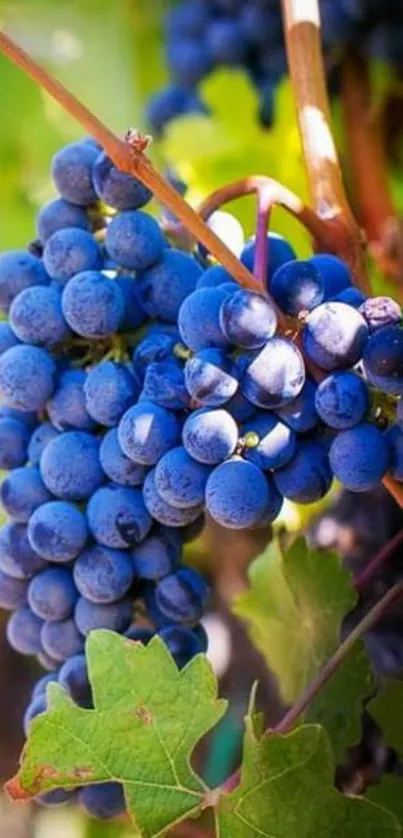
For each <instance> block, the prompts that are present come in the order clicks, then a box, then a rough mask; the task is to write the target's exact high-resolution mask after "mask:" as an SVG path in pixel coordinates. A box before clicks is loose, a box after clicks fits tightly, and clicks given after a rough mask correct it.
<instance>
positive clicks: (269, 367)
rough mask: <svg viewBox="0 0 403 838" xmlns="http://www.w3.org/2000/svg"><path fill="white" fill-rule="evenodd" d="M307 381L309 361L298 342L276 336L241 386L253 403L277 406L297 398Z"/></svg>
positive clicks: (264, 349)
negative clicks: (304, 358) (305, 358)
mask: <svg viewBox="0 0 403 838" xmlns="http://www.w3.org/2000/svg"><path fill="white" fill-rule="evenodd" d="M304 382H305V365H304V361H303V358H302V355H301V353H300V351H299V349H298V348H297V346H295V344H294V343H293V342H292V341H290V340H288V339H287V338H278V337H275V338H272V339H271V340H269V341H268V342H267V344H266V346H265V347H264V348H263V349H261V350H260V352H259V353H258V354H257V355H256V357H255V358H254V359H253V360H252V362H251V363H250V364H249V365H248V366H247V367H246V369H245V371H244V373H243V377H242V379H241V385H240V386H241V390H242V393H243V394H244V396H246V398H247V399H249V401H251V402H252V404H254V405H256V406H257V407H262V408H266V409H269V408H271V409H273V408H274V409H277V408H279V407H283V406H284V405H286V404H287V403H288V402H291V401H293V399H295V397H296V396H298V394H299V393H300V392H301V390H302V388H303V386H304Z"/></svg>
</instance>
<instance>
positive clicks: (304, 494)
mask: <svg viewBox="0 0 403 838" xmlns="http://www.w3.org/2000/svg"><path fill="white" fill-rule="evenodd" d="M273 479H274V483H275V485H276V487H277V489H278V491H279V492H280V494H282V495H283V496H284V497H286V498H288V499H289V500H292V501H294V503H315V502H316V501H318V500H320V498H323V497H324V496H325V495H326V494H327V492H328V491H329V489H330V486H331V483H332V472H331V469H330V466H329V458H328V455H327V452H326V449H325V448H324V447H323V446H322V445H320V444H319V443H317V442H310V441H306V442H299V443H298V446H297V450H296V453H295V455H294V457H293V458H292V460H290V462H289V463H287V465H285V466H284V467H283V468H281V469H278V470H277V471H275V472H274V475H273Z"/></svg>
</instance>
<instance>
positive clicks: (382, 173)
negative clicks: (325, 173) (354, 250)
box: [342, 53, 403, 280]
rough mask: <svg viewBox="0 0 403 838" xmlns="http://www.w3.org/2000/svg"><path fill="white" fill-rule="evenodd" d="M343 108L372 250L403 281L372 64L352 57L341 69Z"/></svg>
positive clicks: (401, 234)
mask: <svg viewBox="0 0 403 838" xmlns="http://www.w3.org/2000/svg"><path fill="white" fill-rule="evenodd" d="M342 105H343V119H344V125H345V129H346V139H347V146H348V164H349V166H350V169H351V178H352V182H353V187H354V196H355V198H356V201H357V211H358V214H359V218H360V221H361V223H362V225H363V227H364V230H365V232H366V235H367V239H368V249H369V251H370V253H371V254H372V256H373V258H374V259H375V261H376V262H377V263H378V265H379V266H380V268H381V270H382V271H384V272H385V273H386V274H387V275H388V276H389V277H390V278H391V279H394V280H399V279H400V280H401V279H402V277H403V230H402V225H401V223H400V220H399V218H398V213H397V210H396V207H395V206H394V203H393V200H392V196H391V192H390V187H389V182H388V176H387V170H388V164H387V159H386V153H385V144H384V137H383V127H382V116H381V110H380V108H375V107H374V106H373V103H372V102H371V86H370V77H369V68H368V62H367V61H366V60H365V59H364V58H362V57H361V56H359V55H353V54H352V53H350V54H348V55H346V57H345V59H344V61H343V64H342ZM374 196H376V199H374Z"/></svg>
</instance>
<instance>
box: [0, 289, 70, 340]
mask: <svg viewBox="0 0 403 838" xmlns="http://www.w3.org/2000/svg"><path fill="white" fill-rule="evenodd" d="M10 323H11V326H12V328H13V330H14V332H15V334H16V335H17V337H18V338H19V340H21V341H23V342H24V343H33V344H34V345H37V346H54V345H55V344H56V343H61V342H62V341H63V340H65V339H66V338H67V337H68V336H69V334H70V331H69V328H68V326H67V323H66V321H65V319H64V316H63V312H62V304H61V296H60V293H59V292H58V291H57V290H56V288H49V287H46V286H45V287H42V286H39V288H26V289H25V291H21V292H20V293H19V294H18V295H17V297H15V298H14V300H13V302H12V304H11V308H10Z"/></svg>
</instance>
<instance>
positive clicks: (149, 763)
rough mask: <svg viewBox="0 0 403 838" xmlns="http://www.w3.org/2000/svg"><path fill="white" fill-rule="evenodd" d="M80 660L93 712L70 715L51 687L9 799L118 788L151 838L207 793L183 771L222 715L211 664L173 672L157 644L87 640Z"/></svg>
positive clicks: (103, 636) (100, 635) (60, 693)
mask: <svg viewBox="0 0 403 838" xmlns="http://www.w3.org/2000/svg"><path fill="white" fill-rule="evenodd" d="M86 653H87V660H88V667H89V675H90V679H91V684H92V688H93V697H94V706H95V709H94V710H84V709H82V708H79V707H77V706H76V705H75V704H74V703H73V702H72V701H71V699H70V698H69V697H68V695H67V694H66V693H65V692H64V690H63V689H62V688H61V687H60V686H58V685H55V684H51V685H50V686H49V689H48V698H49V709H48V712H47V713H44V714H42V715H40V716H38V717H37V718H36V719H35V720H34V721H33V723H32V725H31V728H30V734H29V739H28V743H27V745H26V748H25V750H24V754H23V760H22V765H21V767H20V771H19V773H18V775H17V776H16V777H15V778H14V779H12V780H10V781H9V783H8V784H7V791H8V793H9V794H10V795H11V796H12V797H14V798H16V799H23V800H24V799H25V800H26V799H29V798H30V797H33V796H35V795H37V794H40V793H42V792H44V791H47V790H50V789H53V788H60V787H72V786H76V785H88V784H90V783H93V782H103V781H107V780H111V779H113V780H118V781H119V782H121V783H122V784H123V787H124V791H125V797H126V803H127V808H128V811H129V814H130V816H131V818H132V821H133V824H134V825H135V827H136V829H137V832H136V835H141V836H145V837H146V838H151V836H157V835H160V834H161V833H163V832H164V831H165V830H166V829H168V827H170V826H172V825H173V824H174V823H176V822H177V821H180V820H181V819H182V818H184V817H187V816H189V815H194V814H197V813H198V812H199V810H200V809H201V806H202V804H203V801H204V796H205V791H206V787H205V786H204V784H203V783H202V781H201V780H200V779H199V777H198V776H197V775H196V774H195V773H194V771H193V770H192V768H191V766H190V762H189V760H190V755H191V752H192V751H193V748H194V747H195V745H196V744H197V742H198V741H199V739H200V738H201V737H202V736H203V735H204V734H205V733H206V732H207V731H208V730H210V728H211V727H212V726H213V725H214V724H215V723H216V722H217V721H218V719H219V718H220V717H221V716H222V714H223V713H224V710H225V707H226V702H225V701H223V700H219V699H217V682H216V679H215V676H214V675H213V672H212V669H211V666H210V664H209V663H208V662H207V660H206V658H205V657H204V656H202V655H199V656H197V657H196V658H194V659H193V661H192V662H191V663H190V664H189V665H188V666H187V667H185V669H183V670H182V671H181V672H179V671H178V669H177V667H176V666H175V664H174V661H173V659H172V657H171V656H170V654H169V652H168V651H167V649H166V647H165V646H164V644H163V643H162V641H161V640H160V639H159V638H154V639H153V640H152V641H151V642H150V643H149V644H148V646H147V647H143V646H142V645H141V644H139V643H133V642H132V641H128V640H127V639H125V638H122V637H120V636H119V635H117V634H114V633H113V632H108V631H95V632H93V633H92V634H91V635H90V636H89V638H88V639H87V645H86Z"/></svg>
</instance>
